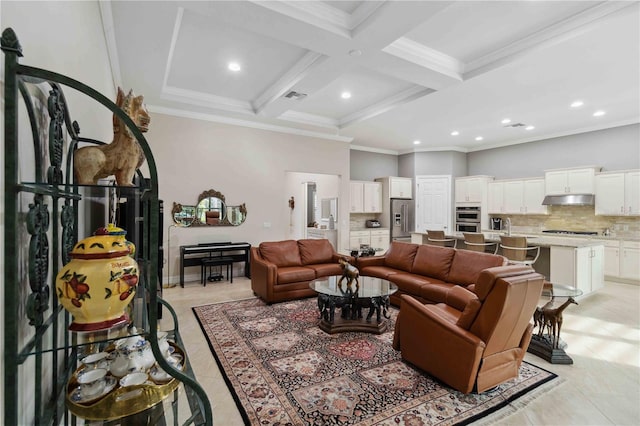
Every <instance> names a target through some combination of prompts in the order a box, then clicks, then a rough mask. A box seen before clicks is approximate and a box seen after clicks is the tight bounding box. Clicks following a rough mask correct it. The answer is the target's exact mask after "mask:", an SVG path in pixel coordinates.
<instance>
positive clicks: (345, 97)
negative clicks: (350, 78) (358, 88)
mask: <svg viewBox="0 0 640 426" xmlns="http://www.w3.org/2000/svg"><path fill="white" fill-rule="evenodd" d="M340 97H341V98H342V99H349V98H350V97H351V92H342V94H341V95H340Z"/></svg>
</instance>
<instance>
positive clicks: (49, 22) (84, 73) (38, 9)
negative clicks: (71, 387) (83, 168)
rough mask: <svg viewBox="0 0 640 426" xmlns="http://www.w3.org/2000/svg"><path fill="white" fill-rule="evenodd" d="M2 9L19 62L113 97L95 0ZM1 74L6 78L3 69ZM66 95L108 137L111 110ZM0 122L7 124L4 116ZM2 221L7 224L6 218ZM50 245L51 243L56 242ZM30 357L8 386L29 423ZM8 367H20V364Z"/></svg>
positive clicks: (88, 131) (86, 125)
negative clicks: (19, 50)
mask: <svg viewBox="0 0 640 426" xmlns="http://www.w3.org/2000/svg"><path fill="white" fill-rule="evenodd" d="M1 12H2V13H1V15H0V26H1V27H2V30H4V29H5V28H7V27H11V28H13V29H14V31H15V32H16V34H17V36H18V39H19V41H20V44H21V46H22V51H23V54H24V57H23V58H21V60H20V62H21V63H23V64H25V65H31V66H36V67H39V68H45V69H49V70H52V71H56V72H59V73H61V74H65V75H67V76H70V77H72V78H75V79H77V80H79V81H81V82H83V83H85V84H88V85H89V86H91V87H93V88H94V89H96V90H98V91H99V92H101V93H103V94H104V95H106V96H108V97H110V98H112V99H113V98H114V95H115V90H114V86H113V79H112V75H111V70H110V65H109V61H108V58H107V55H106V47H105V46H106V45H105V41H104V37H103V34H102V22H101V18H100V11H99V7H98V3H97V2H94V1H86V2H18V1H5V0H3V1H2V9H1ZM0 56H2V70H4V54H2V55H0ZM2 76H3V77H4V71H3V72H2ZM2 83H3V85H2V88H3V92H2V95H4V78H3V79H2ZM65 94H66V96H67V101H68V103H69V105H70V108H71V114H72V118H73V119H74V120H77V121H78V122H79V123H80V126H81V130H82V132H83V134H84V135H85V136H88V137H94V138H99V139H103V138H105V137H106V138H108V137H109V135H110V134H111V115H110V113H109V112H108V111H107V110H106V109H103V111H102V112H97V111H96V110H95V108H93V109H92V108H89V107H88V105H89V103H91V104H93V102H90V101H86V100H85V99H83V98H82V97H81V96H79V95H78V94H77V93H74V92H73V91H71V90H67V91H65ZM2 99H4V96H2ZM2 111H3V113H4V105H2ZM3 113H2V114H3ZM1 121H2V122H3V123H4V116H3V117H2V120H1ZM27 131H28V129H27ZM2 134H4V133H2ZM25 135H29V133H27V132H24V131H21V139H20V140H21V143H31V142H30V140H29V137H26V138H25V137H24V136H25ZM107 140H108V139H107ZM22 141H24V142H22ZM3 152H4V150H0V157H1V158H0V161H2V163H3V164H4V157H3V155H4V154H3ZM2 179H3V178H2ZM0 187H1V188H2V189H1V190H0V191H4V181H2V182H1V185H0ZM23 198H24V197H23ZM27 198H28V197H27ZM0 200H4V193H3V194H1V196H0ZM27 201H28V200H27ZM0 211H2V212H4V205H2V206H0ZM2 226H4V221H3V225H2ZM0 233H1V234H2V239H3V240H4V228H3V229H1V230H0ZM49 244H50V246H51V245H52V244H53V243H52V242H50V243H49ZM3 259H4V256H0V262H3ZM0 269H2V270H4V265H0ZM5 284H7V283H5ZM23 288H25V289H26V288H28V285H27V284H26V283H23ZM25 291H26V290H25ZM0 303H1V305H0V306H4V304H5V301H4V293H3V291H0ZM10 303H14V301H10ZM21 312H23V310H21ZM2 320H3V317H2V316H0V321H2ZM19 321H20V322H21V323H24V324H25V327H24V329H23V330H21V333H20V335H21V336H22V337H23V338H26V337H28V333H30V332H32V330H33V328H32V327H30V326H28V325H26V324H27V323H28V320H27V319H26V318H19ZM3 331H4V324H1V325H0V334H2V333H3ZM0 342H4V336H0ZM2 352H3V353H4V348H2ZM32 360H33V358H31V359H30V360H28V361H27V362H26V363H25V364H24V365H22V366H21V367H18V368H19V375H20V377H21V380H23V383H24V387H21V388H19V389H16V390H14V389H8V390H7V391H9V392H16V391H17V392H18V393H19V395H20V398H21V402H20V408H19V415H20V418H21V421H20V424H31V423H32V418H33V413H34V410H35V407H34V400H33V386H34V382H35V380H38V379H37V378H35V377H34V375H33V362H32ZM3 362H4V358H1V359H0V363H3ZM4 368H5V366H4V365H1V369H2V371H4ZM9 368H16V366H10V367H9ZM0 380H2V379H0ZM43 386H44V389H45V390H46V389H47V388H48V387H49V386H50V385H49V384H48V383H46V381H44V382H43ZM0 391H2V392H4V391H5V386H4V383H1V384H0ZM0 398H1V399H0V403H3V402H4V394H3V395H1V397H0ZM1 411H2V412H1V413H0V415H1V416H2V417H0V418H3V417H4V407H2V410H1Z"/></svg>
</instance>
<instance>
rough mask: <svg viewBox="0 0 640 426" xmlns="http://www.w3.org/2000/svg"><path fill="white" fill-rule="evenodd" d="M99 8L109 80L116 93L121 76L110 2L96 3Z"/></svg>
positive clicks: (102, 0) (120, 84)
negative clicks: (109, 72) (108, 67)
mask: <svg viewBox="0 0 640 426" xmlns="http://www.w3.org/2000/svg"><path fill="white" fill-rule="evenodd" d="M98 7H99V8H100V18H101V21H102V32H103V34H104V41H105V44H106V47H107V56H108V58H109V66H110V68H111V78H112V79H113V86H114V87H113V89H114V92H117V91H118V87H122V74H121V73H120V61H119V59H118V45H117V43H116V35H115V32H114V26H113V10H112V9H111V2H110V1H105V0H100V1H99V2H98Z"/></svg>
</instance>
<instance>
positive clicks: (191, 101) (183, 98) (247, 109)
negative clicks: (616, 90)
mask: <svg viewBox="0 0 640 426" xmlns="http://www.w3.org/2000/svg"><path fill="white" fill-rule="evenodd" d="M160 98H161V99H166V100H170V101H176V102H182V103H184V104H187V105H195V106H202V107H206V108H214V109H219V110H222V111H228V112H240V113H243V114H248V115H255V113H254V111H253V107H252V106H251V103H249V102H246V101H239V100H237V99H231V98H225V97H223V96H216V95H210V94H208V93H202V92H196V91H194V90H188V89H180V88H178V87H173V86H164V87H163V88H162V93H161V94H160Z"/></svg>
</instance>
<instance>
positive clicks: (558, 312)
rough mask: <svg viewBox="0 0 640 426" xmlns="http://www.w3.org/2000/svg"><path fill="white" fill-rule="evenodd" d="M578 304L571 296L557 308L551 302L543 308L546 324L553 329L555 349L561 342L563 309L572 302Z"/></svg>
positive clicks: (552, 336) (552, 335)
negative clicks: (552, 306)
mask: <svg viewBox="0 0 640 426" xmlns="http://www.w3.org/2000/svg"><path fill="white" fill-rule="evenodd" d="M572 303H574V304H576V305H577V304H578V302H576V301H575V300H574V299H573V297H569V298H568V299H567V300H566V301H565V302H564V303H563V304H562V305H560V306H558V307H557V308H551V307H550V306H548V307H547V305H549V303H547V305H545V306H544V307H543V309H542V318H543V321H544V324H546V325H547V326H548V327H550V329H551V339H552V347H553V349H558V345H559V344H560V328H562V311H564V310H565V309H566V307H567V306H569V305H570V304H572Z"/></svg>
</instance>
